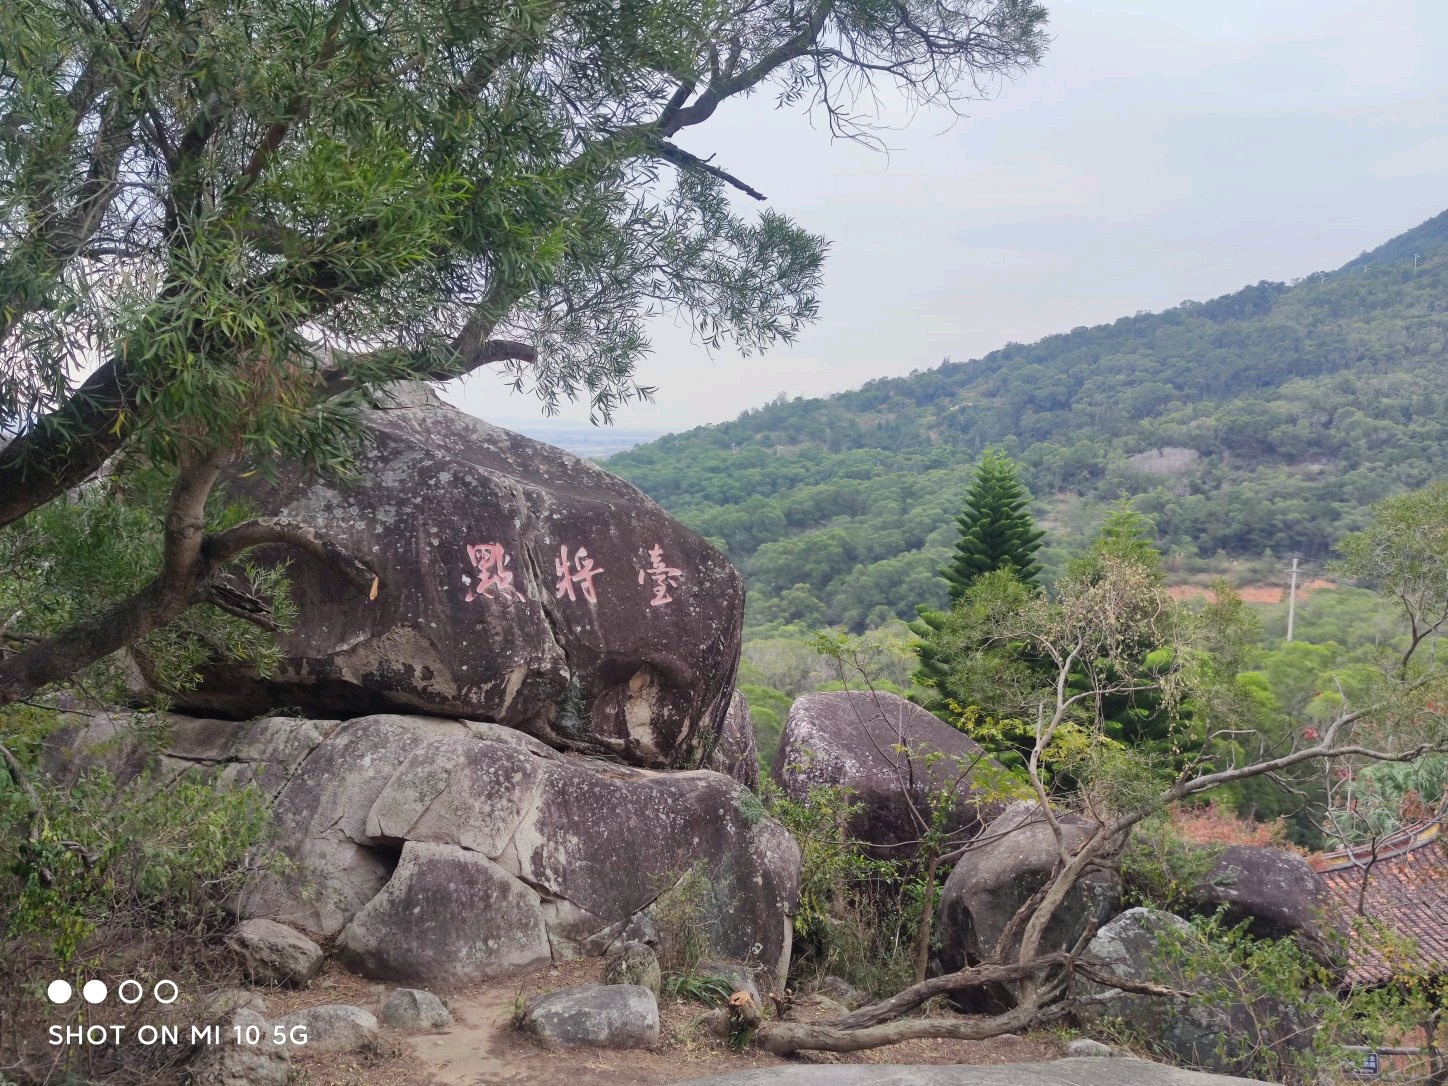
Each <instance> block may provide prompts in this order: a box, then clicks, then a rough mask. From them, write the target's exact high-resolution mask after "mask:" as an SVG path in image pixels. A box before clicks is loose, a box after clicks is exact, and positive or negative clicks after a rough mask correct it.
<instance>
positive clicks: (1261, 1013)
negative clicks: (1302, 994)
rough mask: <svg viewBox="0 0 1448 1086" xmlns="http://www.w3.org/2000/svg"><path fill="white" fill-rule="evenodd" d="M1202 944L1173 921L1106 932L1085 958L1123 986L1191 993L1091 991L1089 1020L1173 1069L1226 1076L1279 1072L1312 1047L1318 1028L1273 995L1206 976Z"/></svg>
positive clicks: (1159, 916) (1140, 916) (1132, 920)
mask: <svg viewBox="0 0 1448 1086" xmlns="http://www.w3.org/2000/svg"><path fill="white" fill-rule="evenodd" d="M1199 939H1200V936H1199V935H1197V933H1196V932H1195V931H1194V930H1193V929H1192V927H1191V925H1190V924H1188V923H1187V922H1186V921H1184V920H1182V919H1181V918H1180V917H1177V916H1173V915H1172V914H1171V913H1165V912H1160V911H1158V910H1155V909H1141V908H1138V909H1129V910H1128V911H1126V912H1124V913H1122V914H1121V915H1120V916H1118V917H1116V918H1115V919H1114V920H1112V921H1111V922H1110V923H1108V924H1106V925H1105V926H1104V927H1103V928H1102V929H1101V930H1100V931H1098V932H1097V933H1096V935H1095V937H1093V938H1092V940H1091V942H1090V944H1088V946H1087V948H1086V953H1087V955H1088V956H1090V957H1092V958H1096V959H1098V960H1100V961H1102V962H1105V963H1107V964H1106V972H1108V973H1111V974H1113V975H1114V976H1117V977H1121V978H1123V979H1130V980H1137V981H1148V982H1151V983H1155V984H1162V985H1166V986H1168V987H1171V988H1175V989H1177V990H1178V991H1185V992H1188V993H1189V995H1188V996H1187V997H1186V998H1180V997H1163V996H1152V995H1145V994H1139V993H1135V992H1123V991H1121V990H1119V989H1114V988H1107V987H1104V986H1097V985H1091V984H1088V985H1086V986H1085V988H1084V991H1083V993H1082V994H1083V995H1085V996H1086V997H1087V998H1088V999H1091V1000H1095V1001H1098V1002H1097V1004H1096V1006H1095V1007H1094V1008H1093V1009H1090V1010H1088V1011H1086V1012H1085V1013H1084V1014H1083V1017H1084V1018H1085V1019H1086V1020H1088V1021H1096V1020H1099V1019H1101V1018H1109V1019H1115V1020H1117V1021H1118V1022H1120V1023H1121V1027H1122V1028H1123V1029H1125V1030H1127V1031H1129V1032H1131V1033H1132V1034H1134V1035H1136V1036H1137V1037H1139V1038H1141V1039H1142V1040H1144V1041H1145V1042H1146V1043H1147V1044H1149V1045H1150V1046H1151V1047H1152V1048H1153V1049H1155V1050H1156V1051H1157V1052H1158V1053H1160V1054H1162V1055H1166V1056H1168V1057H1170V1058H1171V1060H1172V1061H1173V1062H1174V1063H1179V1064H1181V1065H1183V1066H1186V1067H1192V1068H1196V1069H1198V1070H1202V1071H1211V1072H1215V1073H1218V1074H1226V1075H1254V1076H1255V1075H1258V1074H1261V1073H1262V1072H1264V1071H1266V1072H1273V1071H1277V1070H1280V1066H1281V1061H1284V1060H1287V1059H1290V1057H1291V1055H1292V1054H1293V1053H1294V1052H1300V1051H1306V1050H1309V1049H1311V1047H1312V1039H1313V1035H1314V1032H1315V1031H1314V1028H1313V1023H1312V1022H1311V1021H1310V1020H1309V1018H1308V1017H1307V1016H1306V1015H1305V1014H1303V1013H1302V1012H1301V1011H1299V1010H1298V1009H1297V1008H1296V1007H1295V1006H1293V1005H1292V1004H1290V1003H1288V1002H1286V1001H1284V1000H1283V999H1281V998H1279V997H1277V996H1273V995H1268V994H1266V993H1264V992H1263V991H1262V990H1261V989H1260V988H1258V987H1257V986H1256V985H1255V984H1254V983H1253V981H1252V980H1251V978H1249V977H1246V976H1244V975H1242V974H1241V973H1240V971H1237V970H1234V969H1232V968H1228V969H1226V970H1225V971H1211V972H1210V973H1207V972H1204V971H1203V970H1202V968H1201V967H1200V964H1199V958H1200V953H1201V948H1200V946H1199V944H1198V942H1197V941H1198V940H1199Z"/></svg>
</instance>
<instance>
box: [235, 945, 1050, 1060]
mask: <svg viewBox="0 0 1448 1086" xmlns="http://www.w3.org/2000/svg"><path fill="white" fill-rule="evenodd" d="M602 970H603V963H602V961H601V960H599V959H589V960H585V961H579V962H570V963H567V964H565V965H562V966H558V967H554V968H549V969H543V970H540V971H538V972H536V973H531V974H528V975H526V976H522V977H513V978H510V979H509V980H506V981H497V982H494V983H492V984H483V985H477V986H474V987H469V988H458V989H452V990H448V989H436V991H437V994H438V995H439V996H441V997H442V998H443V1000H444V1001H445V1002H446V1003H447V1005H448V1009H449V1010H450V1011H451V1012H452V1016H453V1025H452V1028H451V1029H449V1030H446V1031H442V1032H438V1033H423V1034H418V1035H412V1036H409V1035H407V1034H404V1033H400V1032H398V1031H395V1030H390V1029H386V1028H385V1027H384V1029H383V1037H382V1042H381V1043H380V1044H379V1045H377V1046H376V1047H375V1049H373V1050H371V1051H367V1052H363V1053H356V1054H353V1055H348V1056H337V1055H308V1054H306V1052H305V1050H304V1049H301V1050H294V1054H293V1067H294V1073H293V1081H294V1082H295V1083H296V1086H555V1084H558V1083H563V1084H566V1086H605V1084H607V1086H663V1084H666V1083H676V1082H687V1081H689V1080H690V1079H696V1078H706V1077H708V1076H710V1075H717V1074H723V1073H724V1072H726V1071H737V1070H745V1069H748V1068H752V1067H773V1066H781V1065H784V1064H787V1063H789V1062H790V1061H787V1060H782V1059H779V1058H777V1057H774V1056H770V1055H767V1054H765V1053H762V1052H755V1051H744V1052H735V1051H733V1050H731V1049H730V1048H729V1047H728V1046H727V1045H725V1044H723V1043H721V1042H719V1041H717V1040H715V1039H714V1038H713V1037H712V1036H710V1035H708V1034H707V1033H706V1032H705V1031H704V1030H703V1029H702V1028H700V1026H699V1025H698V1023H699V1020H700V1019H701V1018H702V1016H703V1015H704V1014H705V1013H706V1012H707V1008H706V1007H704V1006H702V1005H701V1004H698V1003H686V1002H682V1001H676V1000H670V999H667V998H666V999H664V1000H663V1001H661V1003H660V1007H659V1011H660V1019H661V1025H662V1027H663V1041H662V1043H661V1044H660V1045H659V1047H658V1048H657V1049H654V1050H652V1051H640V1050H633V1051H623V1052H612V1051H604V1050H596V1049H590V1050H586V1051H580V1050H572V1051H561V1052H550V1051H547V1050H545V1049H543V1048H542V1047H540V1046H539V1045H537V1044H536V1043H534V1042H533V1041H532V1040H531V1039H530V1038H528V1037H526V1036H524V1035H522V1034H519V1033H517V1032H516V1031H515V1030H514V1029H513V1018H514V1014H515V1011H516V1009H517V1008H518V1007H519V1006H521V1004H522V1001H523V1000H525V999H527V998H528V997H529V996H533V995H541V994H544V993H547V992H551V991H556V990H558V989H560V988H568V987H571V986H573V985H576V984H585V983H587V982H589V981H596V980H600V979H601V974H602ZM392 987H393V986H392V985H384V984H377V983H374V982H371V981H367V980H363V979H361V978H359V977H355V976H352V975H351V974H349V973H347V972H345V971H343V970H341V969H338V968H337V967H335V966H332V965H330V964H329V965H328V967H327V969H326V970H325V971H324V972H323V973H322V975H321V976H320V977H318V979H317V980H315V981H314V982H313V983H312V986H311V987H310V988H308V989H307V990H306V991H303V992H279V991H274V990H273V991H267V992H266V993H264V994H265V998H266V1006H267V1017H268V1018H270V1019H275V1018H279V1017H281V1016H282V1015H284V1014H288V1013H290V1012H292V1011H295V1010H300V1009H302V1008H303V1007H311V1006H317V1005H319V1004H323V1003H348V1004H352V1005H354V1006H360V1007H364V1008H366V1009H368V1010H371V1011H373V1012H374V1013H375V1012H376V1011H377V1009H378V1008H379V1007H380V1005H381V1002H382V999H383V998H384V997H385V996H386V994H387V993H388V992H389V991H390V990H391V988H392ZM804 1013H805V1014H807V1013H808V1010H807V1008H806V1009H805V1012H804ZM1062 1050H1063V1046H1062V1043H1061V1042H1060V1041H1059V1040H1058V1039H1057V1038H1056V1037H1054V1036H1052V1035H1048V1034H1040V1035H1033V1036H1028V1037H1014V1036H1007V1037H997V1038H993V1039H992V1040H989V1041H908V1042H905V1043H903V1044H898V1045H890V1046H888V1047H886V1048H879V1049H875V1050H874V1051H871V1052H859V1053H851V1054H849V1055H831V1054H827V1053H820V1054H816V1055H810V1056H805V1057H801V1060H800V1062H808V1063H974V1064H980V1063H1019V1062H1024V1061H1030V1060H1048V1059H1054V1058H1056V1057H1057V1056H1060V1055H1061V1054H1062Z"/></svg>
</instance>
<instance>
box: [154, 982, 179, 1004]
mask: <svg viewBox="0 0 1448 1086" xmlns="http://www.w3.org/2000/svg"><path fill="white" fill-rule="evenodd" d="M163 984H166V985H170V987H171V998H170V999H167V998H166V997H165V996H163V995H162V994H161V986H162V985H163ZM151 994H152V995H153V996H155V997H156V1002H157V1003H175V1002H176V997H177V996H179V995H180V994H181V990H180V989H179V988H177V987H176V982H175V981H174V980H158V981H157V982H156V987H154V988H152V989H151Z"/></svg>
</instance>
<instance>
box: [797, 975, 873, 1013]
mask: <svg viewBox="0 0 1448 1086" xmlns="http://www.w3.org/2000/svg"><path fill="white" fill-rule="evenodd" d="M811 991H813V992H814V993H815V994H816V995H822V996H825V997H826V998H827V999H833V1000H834V1001H835V1002H836V1003H839V1004H841V1005H843V1006H845V1007H848V1008H849V1009H850V1010H854V1009H855V1008H857V1007H863V1006H865V1005H866V1004H869V1003H873V1002H875V997H874V996H872V995H871V994H870V993H869V992H867V991H865V990H864V989H863V988H856V987H855V986H854V985H853V984H851V983H850V982H849V981H847V980H845V978H844V977H836V976H833V975H831V976H824V977H821V978H820V979H819V980H817V981H815V983H814V986H813V988H812V989H811Z"/></svg>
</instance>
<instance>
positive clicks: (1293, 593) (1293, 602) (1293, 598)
mask: <svg viewBox="0 0 1448 1086" xmlns="http://www.w3.org/2000/svg"><path fill="white" fill-rule="evenodd" d="M1287 572H1288V573H1290V574H1292V586H1291V587H1290V588H1289V589H1288V590H1287V641H1288V643H1289V644H1290V643H1291V642H1292V622H1293V619H1295V618H1296V617H1297V557H1296V556H1295V555H1294V556H1293V558H1292V568H1291V569H1289V570H1288V571H1287Z"/></svg>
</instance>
